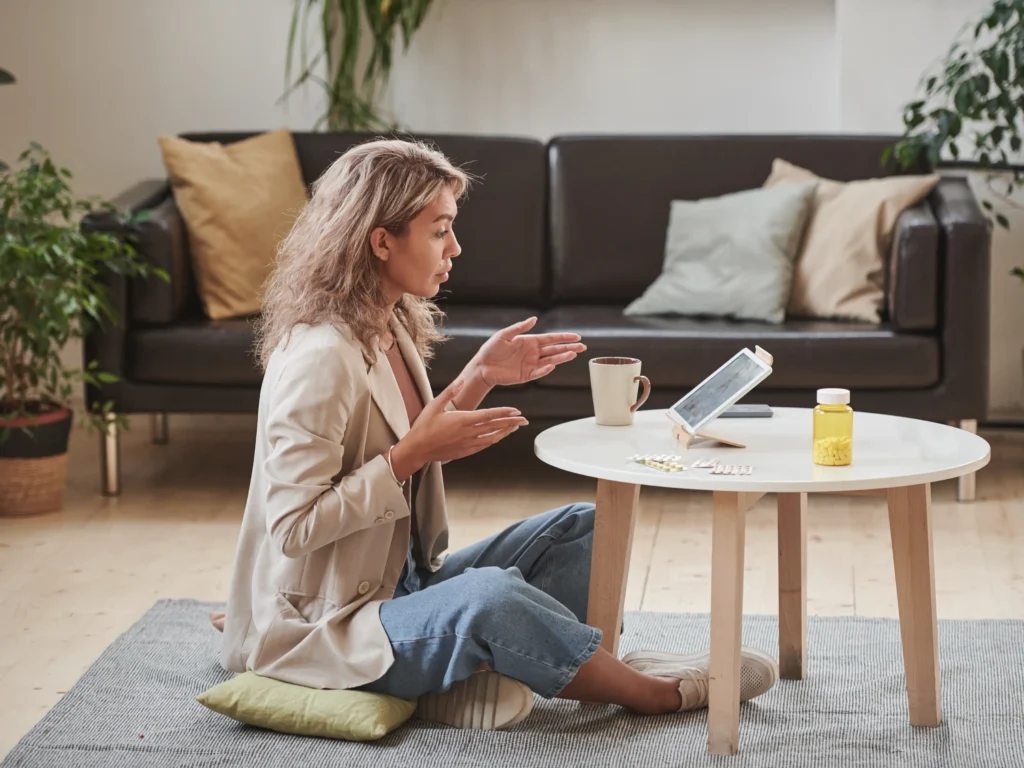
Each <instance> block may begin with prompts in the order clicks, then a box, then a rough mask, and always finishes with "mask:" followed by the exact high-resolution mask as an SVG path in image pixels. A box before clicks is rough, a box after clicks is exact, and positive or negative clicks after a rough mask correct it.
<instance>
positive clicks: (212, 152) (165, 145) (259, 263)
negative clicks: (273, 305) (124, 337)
mask: <svg viewBox="0 0 1024 768" xmlns="http://www.w3.org/2000/svg"><path fill="white" fill-rule="evenodd" d="M159 142H160V151H161V154H162V155H163V160H164V165H165V167H166V168H167V174H168V177H169V179H170V183H171V189H172V190H173V192H174V200H175V202H176V203H177V205H178V209H179V210H180V211H181V216H182V219H183V220H184V222H185V227H186V229H187V231H188V239H189V247H190V249H191V252H192V268H193V271H194V272H195V276H196V287H197V289H198V291H199V296H200V298H201V299H202V302H203V309H204V311H205V313H206V315H207V316H208V317H210V318H213V319H219V318H224V317H238V316H240V315H248V314H252V313H254V312H258V311H259V310H260V300H261V290H262V287H263V284H264V283H265V282H266V279H267V278H268V277H269V275H270V272H271V270H272V269H273V266H274V260H275V257H276V255H277V247H278V245H279V244H280V242H281V240H282V239H283V238H284V236H285V235H287V234H288V231H289V230H290V229H291V228H292V225H293V224H294V223H295V217H296V216H298V214H299V212H300V211H301V210H302V207H303V206H304V205H305V204H306V199H307V193H306V185H305V183H304V182H303V180H302V170H301V168H300V166H299V158H298V156H297V155H296V153H295V144H294V142H293V140H292V134H291V132H290V131H288V130H286V129H281V130H277V131H271V132H270V133H264V134H260V135H258V136H254V137H252V138H249V139H244V140H242V141H238V142H235V143H233V144H221V143H219V142H202V141H196V142H193V141H187V140H185V139H182V138H179V137H175V136H163V137H161V138H160V140H159Z"/></svg>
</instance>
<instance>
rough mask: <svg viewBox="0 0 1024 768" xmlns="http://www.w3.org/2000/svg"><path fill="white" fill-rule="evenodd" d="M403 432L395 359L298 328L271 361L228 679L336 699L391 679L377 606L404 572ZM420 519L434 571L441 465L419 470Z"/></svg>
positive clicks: (442, 529) (402, 334)
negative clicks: (236, 676)
mask: <svg viewBox="0 0 1024 768" xmlns="http://www.w3.org/2000/svg"><path fill="white" fill-rule="evenodd" d="M392 325H393V328H394V330H395V335H396V337H397V339H398V345H399V349H400V350H401V352H402V356H403V357H404V358H405V361H406V363H407V365H408V366H409V370H410V372H411V374H412V378H413V380H414V381H415V383H416V386H417V388H418V389H419V392H420V395H421V396H422V398H423V402H424V403H427V402H429V401H430V400H432V399H433V395H432V393H431V390H430V384H429V383H428V381H427V372H426V369H425V368H424V366H423V362H422V360H421V359H420V357H419V354H418V352H417V351H416V348H415V345H414V344H413V342H412V339H411V337H410V336H409V334H408V332H407V331H406V330H405V328H404V327H402V326H401V324H400V323H398V322H397V321H393V324H392ZM408 431H409V419H408V415H407V414H406V410H405V404H404V402H403V400H402V394H401V392H400V391H399V389H398V383H397V381H396V380H395V377H394V374H393V373H392V371H391V366H390V364H389V363H388V360H387V357H386V356H385V355H384V354H383V353H380V354H379V355H377V362H376V363H375V364H374V365H373V366H368V365H367V363H366V361H365V358H364V357H363V353H362V350H361V347H360V345H359V343H358V342H357V341H356V340H355V339H354V337H353V336H352V335H351V333H350V332H349V330H348V329H347V328H345V327H342V328H340V329H336V328H333V327H330V326H326V325H323V326H300V327H299V328H296V329H295V330H294V331H293V333H292V334H291V337H290V340H289V341H288V342H287V343H286V344H285V345H283V346H282V347H280V348H278V349H277V350H276V351H275V352H274V353H273V356H272V357H271V360H270V362H269V365H268V366H267V370H266V373H265V376H264V380H263V387H262V391H261V393H260V405H259V415H258V422H257V431H256V449H255V457H254V460H253V468H252V481H251V483H250V486H249V497H248V502H247V503H246V507H245V515H244V517H243V519H242V528H241V532H240V536H239V540H238V547H237V551H236V554H235V563H234V571H233V575H232V580H231V589H230V593H229V596H228V606H227V614H226V617H225V624H224V638H223V646H222V650H221V664H222V665H223V666H224V667H225V668H226V669H228V670H230V671H232V672H243V671H246V670H251V671H253V672H256V673H257V674H260V675H264V676H267V677H273V678H276V679H279V680H284V681H287V682H291V683H296V684H298V685H304V686H308V687H313V688H335V689H344V688H353V687H356V686H359V685H363V684H365V683H368V682H371V681H373V680H376V679H378V678H379V677H380V676H381V675H383V674H384V673H385V672H386V671H387V670H388V668H389V667H390V666H391V664H392V663H393V662H394V655H393V654H392V651H391V644H390V642H389V641H388V637H387V634H386V633H385V631H384V628H383V626H382V625H381V623H380V616H379V608H380V604H381V602H383V601H385V600H389V599H391V598H392V597H393V596H394V593H395V586H396V585H397V583H398V579H399V576H400V575H401V571H402V567H403V565H404V564H405V557H406V552H407V551H408V548H409V536H410V507H409V498H408V495H407V493H408V492H407V491H403V489H402V488H401V487H400V486H399V485H398V484H397V483H396V482H395V480H394V478H393V477H392V475H391V471H390V469H389V468H388V464H387V459H386V455H387V451H388V448H389V447H390V446H391V445H393V444H394V443H395V442H396V441H397V440H400V439H401V438H402V437H404V436H405V434H406V433H407V432H408ZM406 487H407V488H408V487H409V484H408V483H407V484H406ZM416 521H417V526H418V535H419V543H420V547H421V549H422V551H423V555H424V559H425V560H426V561H427V562H428V563H429V566H428V567H430V568H431V570H437V568H438V567H439V566H440V555H441V553H442V552H443V551H444V550H445V549H446V548H447V546H448V518H447V512H446V509H445V502H444V484H443V481H442V479H441V467H440V466H439V465H438V464H436V463H431V464H428V465H427V466H426V467H424V468H423V470H421V474H420V482H419V484H418V491H417V498H416Z"/></svg>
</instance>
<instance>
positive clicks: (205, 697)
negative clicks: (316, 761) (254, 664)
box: [197, 672, 416, 741]
mask: <svg viewBox="0 0 1024 768" xmlns="http://www.w3.org/2000/svg"><path fill="white" fill-rule="evenodd" d="M197 700H198V701H199V703H200V704H202V705H203V706H205V707H208V708H209V709H212V710H213V711H214V712H217V713H219V714H221V715H226V716H227V717H230V718H231V719H232V720H237V721H239V722H240V723H245V724H246V725H254V726H256V727H258V728H266V729H268V730H271V731H278V732H280V733H291V734H295V735H297V736H321V737H323V738H328V739H345V740H347V741H374V740H376V739H379V738H381V737H382V736H385V735H387V734H388V733H390V732H391V731H393V730H394V729H395V728H397V727H398V726H400V725H401V724H402V723H404V722H405V721H406V720H408V719H409V718H410V717H412V713H413V711H414V710H415V709H416V702H415V701H405V700H404V699H398V698H395V697H394V696H386V695H384V694H380V693H367V692H366V691H333V690H319V689H316V688H306V687H304V686H301V685H292V684H291V683H284V682H281V681H280V680H274V679H272V678H269V677H262V676H260V675H257V674H254V673H253V672H243V673H242V674H240V675H236V676H235V677H233V678H231V679H230V680H226V681H225V682H223V683H220V684H219V685H215V686H214V687H213V688H211V689H210V690H208V691H204V692H203V693H201V694H200V695H199V696H198V697H197Z"/></svg>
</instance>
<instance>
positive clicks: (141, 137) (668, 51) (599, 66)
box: [0, 0, 1024, 418]
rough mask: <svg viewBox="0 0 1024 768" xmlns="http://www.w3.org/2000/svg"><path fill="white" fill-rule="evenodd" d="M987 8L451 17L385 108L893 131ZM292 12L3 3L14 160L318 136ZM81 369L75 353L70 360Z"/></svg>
mask: <svg viewBox="0 0 1024 768" xmlns="http://www.w3.org/2000/svg"><path fill="white" fill-rule="evenodd" d="M987 4H988V2H987V0H772V2H764V1H763V0H632V1H631V2H628V3H626V2H622V1H621V0H437V5H436V6H435V7H434V9H432V11H431V15H430V17H429V18H428V20H427V23H426V24H425V26H424V28H423V29H422V30H421V31H420V34H419V35H418V36H417V38H416V40H415V41H414V43H413V46H412V47H411V49H410V51H409V54H408V56H406V57H404V58H401V57H400V58H399V60H398V62H397V64H396V67H395V72H394V78H393V83H392V88H391V89H390V91H389V93H388V95H387V104H388V105H389V106H390V107H391V108H393V110H394V113H395V115H396V116H397V117H398V118H399V119H400V120H401V121H402V122H403V124H405V125H407V126H409V127H411V128H413V129H416V130H422V131H462V132H481V133H502V134H512V135H527V136H536V137H539V138H542V139H544V138H548V137H550V136H551V135H553V134H556V133H561V132H609V131H620V132H626V131H633V132H661V131H664V132H685V131H721V132H754V131H764V132H783V131H791V132H814V131H820V132H833V131H851V132H890V131H896V130H898V129H899V127H900V120H899V118H900V106H901V105H902V104H903V103H905V102H906V101H908V100H909V99H910V98H911V97H912V95H913V89H914V86H915V84H916V83H917V80H918V77H919V75H920V73H921V71H922V70H923V69H924V68H925V67H926V66H927V65H928V63H929V62H930V61H931V60H933V59H934V58H936V57H938V56H940V55H941V54H942V53H943V52H944V51H945V49H946V48H947V46H948V44H949V42H950V39H951V36H952V34H953V33H954V32H955V31H956V30H957V29H958V28H959V27H960V25H961V23H962V22H963V20H964V19H966V18H967V17H969V16H971V15H973V13H974V12H975V11H976V10H977V9H979V8H983V7H985V6H986V5H987ZM291 7H292V2H291V0H175V1H174V2H169V3H168V2H163V3H158V2H155V0H0V66H4V67H7V68H9V69H11V70H12V71H14V72H15V74H16V75H17V76H18V79H19V84H18V85H17V86H15V87H13V88H0V157H3V158H8V159H10V158H12V157H13V156H14V155H15V154H16V153H17V152H18V151H19V150H20V149H21V148H22V147H24V146H25V144H26V143H27V142H28V141H29V140H30V139H36V140H38V141H40V142H42V143H43V144H45V145H46V146H47V147H48V148H50V149H51V151H52V152H53V153H54V154H55V156H56V158H57V159H58V160H59V161H61V162H63V163H65V164H67V165H69V166H70V167H71V168H72V170H73V171H75V174H76V180H77V183H78V190H79V191H80V192H82V193H86V194H93V193H96V194H101V195H108V196H109V195H113V194H116V193H117V192H119V191H121V190H122V189H124V188H125V187H127V186H128V185H130V184H131V183H132V182H134V181H136V180H137V179H140V178H144V177H147V176H159V175H161V174H162V168H161V163H160V157H159V153H158V151H157V146H156V137H157V136H159V135H161V134H168V133H176V132H180V131H186V130H202V129H211V130H214V129H264V128H272V127H277V126H288V127H292V128H295V129H304V128H308V127H310V126H311V125H312V123H313V121H314V119H315V118H316V116H317V115H318V114H319V103H318V101H317V99H316V92H315V91H310V92H309V93H308V94H306V96H305V97H303V95H302V94H297V95H296V96H293V98H292V99H291V100H290V101H289V103H288V104H287V105H279V104H278V103H277V99H278V97H279V96H280V94H281V92H282V89H283V86H284V77H283V70H284V50H285V40H286V35H287V29H288V21H289V18H290V13H291ZM1020 218H1021V220H1020V221H1018V220H1017V218H1013V219H1012V220H1013V223H1014V225H1015V226H1014V232H1013V233H1012V234H1006V233H1004V232H1001V231H997V232H996V233H995V238H996V246H997V247H996V252H995V256H994V258H995V266H994V280H993V334H992V345H993V347H992V359H993V362H992V374H993V378H992V406H993V408H992V416H993V417H994V418H1004V417H1006V416H1008V415H1009V416H1016V417H1024V381H1022V365H1021V347H1022V345H1024V340H1022V339H1021V337H1020V329H1022V328H1024V286H1022V285H1019V284H1017V283H1014V282H1013V281H1010V280H1009V279H1004V276H1005V274H1006V272H1007V270H1008V269H1009V266H1010V264H1011V263H1013V262H1014V261H1017V262H1020V261H1024V257H1020V256H1018V254H1024V247H1022V246H1024V237H1022V236H1021V235H1020V234H1019V233H1021V232H1024V216H1021V217H1020ZM68 354H69V355H70V356H74V355H77V351H73V350H69V353H68Z"/></svg>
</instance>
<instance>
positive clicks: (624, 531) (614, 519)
mask: <svg viewBox="0 0 1024 768" xmlns="http://www.w3.org/2000/svg"><path fill="white" fill-rule="evenodd" d="M639 496H640V486H639V485H632V484H630V483H616V482H613V481H611V480H598V481H597V510H596V512H595V515H594V549H593V553H592V554H591V557H590V593H589V596H588V599H587V624H589V625H590V626H592V627H597V628H598V629H600V630H601V632H602V638H601V647H602V648H604V649H605V650H606V651H608V652H609V653H610V654H612V655H613V656H617V655H618V649H619V630H620V628H621V627H622V609H623V605H624V604H625V601H626V576H627V575H628V573H629V556H630V553H631V550H632V547H633V529H634V528H635V527H636V517H637V500H638V499H639Z"/></svg>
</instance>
